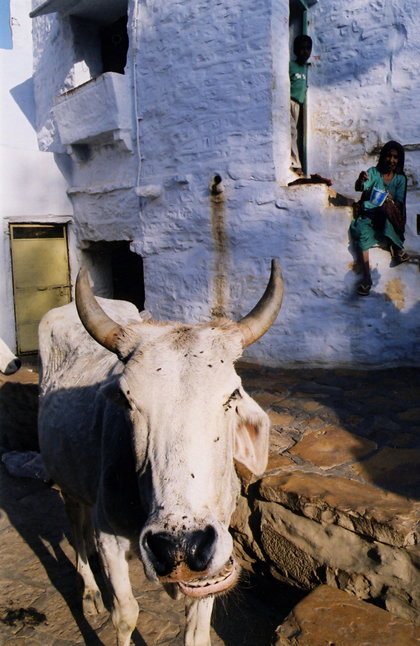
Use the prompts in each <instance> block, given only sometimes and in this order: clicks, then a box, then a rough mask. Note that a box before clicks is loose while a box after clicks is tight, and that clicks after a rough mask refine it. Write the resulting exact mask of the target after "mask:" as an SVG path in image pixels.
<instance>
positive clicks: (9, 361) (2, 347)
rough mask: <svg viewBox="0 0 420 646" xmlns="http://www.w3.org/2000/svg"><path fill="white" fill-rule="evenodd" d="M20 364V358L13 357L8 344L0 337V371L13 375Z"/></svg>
mask: <svg viewBox="0 0 420 646" xmlns="http://www.w3.org/2000/svg"><path fill="white" fill-rule="evenodd" d="M21 365H22V364H21V362H20V359H18V358H17V357H15V355H14V354H13V352H12V351H11V350H10V348H9V346H8V345H6V343H5V342H4V341H3V340H2V339H0V372H2V373H3V374H4V375H13V373H14V372H16V371H17V370H19V368H20V366H21Z"/></svg>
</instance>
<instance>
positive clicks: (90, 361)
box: [39, 261, 283, 646]
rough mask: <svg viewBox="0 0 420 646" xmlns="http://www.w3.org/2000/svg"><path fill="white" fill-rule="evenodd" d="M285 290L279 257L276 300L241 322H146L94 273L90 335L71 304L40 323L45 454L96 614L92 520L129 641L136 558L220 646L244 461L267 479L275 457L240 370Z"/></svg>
mask: <svg viewBox="0 0 420 646" xmlns="http://www.w3.org/2000/svg"><path fill="white" fill-rule="evenodd" d="M282 294H283V283H282V279H281V272H280V267H279V265H278V263H277V262H276V261H272V268H271V277H270V282H269V284H268V286H267V289H266V291H265V294H264V296H263V297H262V299H261V300H260V302H259V303H258V304H257V306H256V307H255V308H254V309H253V311H252V312H251V313H250V314H249V315H248V316H246V317H245V318H244V319H242V320H241V321H240V322H239V323H235V322H233V321H230V320H227V319H222V320H217V321H212V322H210V323H203V324H197V325H184V324H181V323H157V322H156V321H153V320H149V321H146V322H141V321H140V319H139V317H138V315H135V314H133V310H130V311H127V310H126V309H123V308H126V307H130V306H129V305H128V304H126V303H122V302H118V301H105V300H104V299H97V300H95V298H94V296H93V294H92V291H91V289H90V287H89V282H88V278H87V272H86V270H85V269H84V268H82V270H81V271H80V272H79V277H78V281H77V285H76V304H77V308H78V312H79V316H80V319H81V321H82V323H83V325H84V326H85V328H86V330H87V331H88V332H89V334H90V335H91V336H89V334H88V333H87V332H86V331H85V329H84V328H83V327H82V324H81V323H80V321H79V320H78V318H77V314H76V308H75V307H74V305H73V304H72V303H71V304H69V305H65V306H64V307H61V308H58V309H56V310H52V311H50V312H48V313H47V314H46V315H45V317H44V318H43V319H42V321H41V324H40V328H39V346H40V358H41V375H40V377H41V394H40V410H39V441H40V446H41V453H42V457H43V460H44V463H45V466H46V468H47V471H48V472H49V474H50V476H51V477H52V478H53V479H54V480H55V482H56V483H57V484H58V485H59V486H60V487H61V490H62V492H63V497H64V501H65V505H66V511H67V515H68V518H69V521H70V524H71V527H72V531H73V536H74V545H75V549H76V554H77V570H78V572H79V574H80V575H81V576H82V578H83V581H84V594H83V607H84V611H85V612H86V613H95V612H98V611H102V610H103V604H102V599H101V594H100V591H99V589H98V586H97V584H96V582H95V579H94V577H93V575H92V572H91V570H90V567H89V563H88V559H87V556H88V553H89V550H91V549H92V546H93V541H92V536H91V535H89V528H90V527H91V519H92V518H93V525H94V530H95V537H96V546H97V549H98V551H99V554H100V557H101V561H102V564H103V568H104V571H105V575H106V577H107V579H108V581H109V584H110V589H111V591H112V597H113V607H112V621H113V623H114V625H115V628H116V631H117V644H118V646H128V644H129V642H130V636H131V633H132V631H133V630H134V628H135V626H136V622H137V617H138V605H137V602H136V600H135V599H134V597H133V594H132V591H131V586H130V582H129V573H128V562H127V558H128V556H129V555H130V554H133V553H134V554H136V555H137V556H139V557H140V558H141V559H142V561H143V565H144V569H145V573H146V575H147V577H148V578H149V579H150V580H152V581H159V582H161V583H162V584H163V585H164V587H165V589H166V591H167V592H168V593H169V594H170V595H171V596H172V597H176V596H179V595H180V594H184V595H185V600H186V618H187V620H186V630H185V644H186V646H209V644H210V616H211V611H212V605H213V599H214V595H216V594H218V593H219V592H222V591H225V590H227V589H229V588H230V587H231V586H232V585H234V583H235V581H236V579H237V574H238V567H237V565H236V564H235V560H234V557H233V555H232V549H233V545H232V538H231V535H230V534H229V531H228V528H229V521H230V517H231V514H232V512H233V510H234V507H235V504H236V500H237V496H238V493H239V482H238V478H237V476H236V472H235V469H234V458H235V459H236V460H238V461H239V462H241V463H242V464H244V465H245V466H246V467H248V469H249V470H250V471H252V472H253V473H255V474H261V473H262V472H263V471H264V469H265V467H266V463H267V455H268V434H269V420H268V417H267V415H266V414H265V413H264V411H263V410H262V409H261V408H260V407H259V406H258V405H257V404H256V402H254V401H253V400H252V399H251V397H249V395H247V394H246V392H245V391H244V390H243V388H242V385H241V380H240V378H239V377H238V375H237V374H236V372H235V369H234V366H233V364H234V361H235V360H236V359H237V358H238V357H239V356H240V355H241V353H242V350H243V348H245V347H246V346H248V345H250V344H251V343H253V342H254V341H255V340H256V339H258V338H259V337H260V336H261V335H262V334H264V333H265V332H266V331H267V330H268V328H269V327H270V326H271V324H272V323H273V322H274V320H275V318H276V316H277V314H278V312H279V309H280V305H281V300H282ZM114 319H115V320H119V321H120V324H117V323H115V322H114ZM130 319H131V322H130ZM133 320H134V322H133ZM99 344H100V345H99ZM101 346H103V347H101ZM91 510H93V514H92V516H91ZM86 537H87V538H88V540H87V541H86Z"/></svg>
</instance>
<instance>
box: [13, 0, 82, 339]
mask: <svg viewBox="0 0 420 646" xmlns="http://www.w3.org/2000/svg"><path fill="white" fill-rule="evenodd" d="M30 7H31V4H30V2H28V0H11V7H10V14H11V23H12V37H13V48H12V49H11V50H7V49H0V67H1V74H0V76H1V81H2V82H1V84H0V104H1V119H0V167H1V173H0V187H1V188H0V192H1V199H0V221H1V231H0V271H1V277H2V279H1V281H0V336H1V337H2V338H3V340H4V341H5V342H6V343H7V344H8V345H9V346H10V348H11V349H13V350H14V351H15V350H16V336H15V319H14V306H13V290H12V274H11V258H10V241H9V229H8V225H9V222H10V221H13V222H37V221H46V220H48V219H50V220H51V219H52V221H54V217H58V216H68V215H71V213H72V208H71V203H70V201H69V199H68V197H67V194H66V188H67V182H66V181H65V180H64V177H63V174H62V172H61V170H60V169H65V168H67V167H68V165H69V164H68V159H67V155H64V156H63V155H62V156H59V155H58V156H56V157H54V155H53V154H52V153H44V152H40V151H39V148H38V141H37V135H36V130H35V113H36V111H35V102H34V92H33V77H32V74H33V69H32V21H31V19H30V18H29V11H30Z"/></svg>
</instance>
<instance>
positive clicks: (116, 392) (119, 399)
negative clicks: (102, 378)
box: [100, 378, 131, 409]
mask: <svg viewBox="0 0 420 646" xmlns="http://www.w3.org/2000/svg"><path fill="white" fill-rule="evenodd" d="M100 391H101V393H102V394H103V395H104V396H105V397H106V398H107V399H110V400H111V401H112V402H114V404H116V405H117V406H119V407H120V408H124V409H125V408H131V406H130V402H129V401H128V399H127V397H126V396H125V394H124V392H123V390H122V388H121V385H120V380H119V379H115V378H114V379H109V380H108V381H106V382H105V383H104V384H103V385H102V386H101V387H100Z"/></svg>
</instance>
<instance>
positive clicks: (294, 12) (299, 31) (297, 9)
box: [289, 0, 315, 175]
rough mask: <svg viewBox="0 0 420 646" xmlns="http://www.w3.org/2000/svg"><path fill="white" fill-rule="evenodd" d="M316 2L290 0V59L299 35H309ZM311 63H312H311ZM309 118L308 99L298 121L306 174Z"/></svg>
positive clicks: (299, 148)
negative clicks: (309, 19)
mask: <svg viewBox="0 0 420 646" xmlns="http://www.w3.org/2000/svg"><path fill="white" fill-rule="evenodd" d="M309 4H315V3H314V2H307V1H305V0H289V50H290V52H289V57H290V58H289V60H295V55H294V53H293V43H294V41H295V38H296V37H297V36H307V35H308V6H309ZM309 65H310V63H309ZM307 124H308V120H307V100H306V99H305V102H304V103H303V105H302V107H301V109H300V112H299V120H298V123H297V134H298V138H297V145H298V151H299V158H300V161H301V165H302V170H303V173H304V174H305V175H307V174H308V136H307V133H308V125H307Z"/></svg>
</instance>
